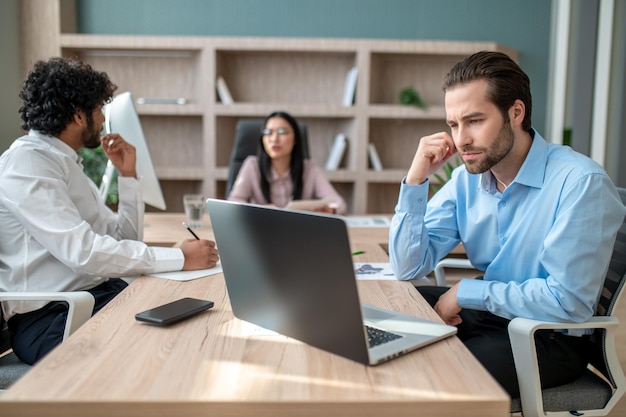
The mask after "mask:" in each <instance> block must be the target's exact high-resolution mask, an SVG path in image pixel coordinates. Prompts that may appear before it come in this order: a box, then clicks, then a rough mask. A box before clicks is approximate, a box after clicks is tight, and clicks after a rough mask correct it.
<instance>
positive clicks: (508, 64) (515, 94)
mask: <svg viewBox="0 0 626 417" xmlns="http://www.w3.org/2000/svg"><path fill="white" fill-rule="evenodd" d="M475 80H485V81H487V82H488V83H489V89H488V90H487V98H488V99H489V100H490V101H491V102H492V103H494V104H495V105H496V106H497V107H498V108H499V109H500V112H501V113H502V116H503V117H504V119H505V120H508V119H509V117H508V111H509V109H510V108H511V106H512V105H513V103H514V102H515V100H517V99H519V100H521V101H522V102H523V103H524V105H525V106H526V112H525V114H524V121H523V122H522V129H524V130H525V131H527V132H528V131H530V129H531V127H532V122H531V114H532V105H533V103H532V97H531V94H530V80H529V79H528V75H526V73H524V71H522V69H521V68H520V67H519V66H518V65H517V64H516V63H515V62H514V61H513V60H512V59H511V58H509V57H508V56H507V55H506V54H503V53H501V52H490V51H481V52H476V53H475V54H473V55H470V56H469V57H467V58H465V59H464V60H462V61H461V62H459V63H457V64H456V65H455V66H454V67H452V69H451V70H450V72H449V73H448V75H446V78H445V79H444V82H443V90H444V91H447V90H448V89H450V88H452V87H454V86H457V85H459V84H465V83H468V82H470V81H475Z"/></svg>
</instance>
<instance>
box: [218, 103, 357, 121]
mask: <svg viewBox="0 0 626 417" xmlns="http://www.w3.org/2000/svg"><path fill="white" fill-rule="evenodd" d="M214 108H215V115H216V116H238V117H260V118H263V117H265V116H267V115H268V114H270V113H272V112H274V111H277V110H284V111H287V112H288V113H290V114H291V115H292V116H294V117H303V116H307V117H328V118H337V117H354V116H355V113H356V110H355V108H354V107H353V106H350V107H343V106H338V105H327V104H300V103H233V104H221V103H217V104H215V106H214Z"/></svg>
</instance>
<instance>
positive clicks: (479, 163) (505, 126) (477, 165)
mask: <svg viewBox="0 0 626 417" xmlns="http://www.w3.org/2000/svg"><path fill="white" fill-rule="evenodd" d="M514 141H515V138H514V134H513V129H512V128H511V125H510V124H509V123H508V120H505V121H504V122H503V123H502V127H501V128H500V130H499V131H498V136H497V137H496V140H495V141H494V143H493V146H492V147H491V148H474V147H472V146H466V147H463V148H462V149H461V150H462V151H463V152H476V151H478V152H483V154H484V157H483V158H482V159H477V160H469V161H463V162H464V163H465V167H466V168H467V172H469V173H470V174H482V173H483V172H486V171H487V170H489V169H491V168H492V167H493V166H494V165H496V164H497V163H498V162H500V161H502V160H503V159H504V157H505V156H507V155H508V154H509V152H510V151H511V149H512V148H513V142H514Z"/></svg>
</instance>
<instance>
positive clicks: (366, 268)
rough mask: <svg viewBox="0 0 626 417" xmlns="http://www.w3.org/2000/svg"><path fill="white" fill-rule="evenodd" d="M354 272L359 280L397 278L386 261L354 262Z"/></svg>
mask: <svg viewBox="0 0 626 417" xmlns="http://www.w3.org/2000/svg"><path fill="white" fill-rule="evenodd" d="M354 273H355V274H356V279H359V280H374V279H380V280H393V281H395V280H397V278H396V277H395V275H394V274H393V271H392V270H391V265H390V264H389V263H388V262H355V263H354Z"/></svg>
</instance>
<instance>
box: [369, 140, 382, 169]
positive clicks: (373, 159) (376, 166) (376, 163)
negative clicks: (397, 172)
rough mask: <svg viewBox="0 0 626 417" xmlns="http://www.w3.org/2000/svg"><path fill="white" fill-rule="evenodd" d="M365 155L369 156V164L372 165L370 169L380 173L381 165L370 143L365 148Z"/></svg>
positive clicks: (373, 146) (374, 147) (376, 152)
mask: <svg viewBox="0 0 626 417" xmlns="http://www.w3.org/2000/svg"><path fill="white" fill-rule="evenodd" d="M367 153H368V154H369V157H370V163H371V164H372V168H373V169H374V171H382V170H383V164H382V163H381V162H380V157H379V156H378V151H377V150H376V146H375V145H374V144H373V143H371V142H370V144H369V145H368V146H367Z"/></svg>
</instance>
